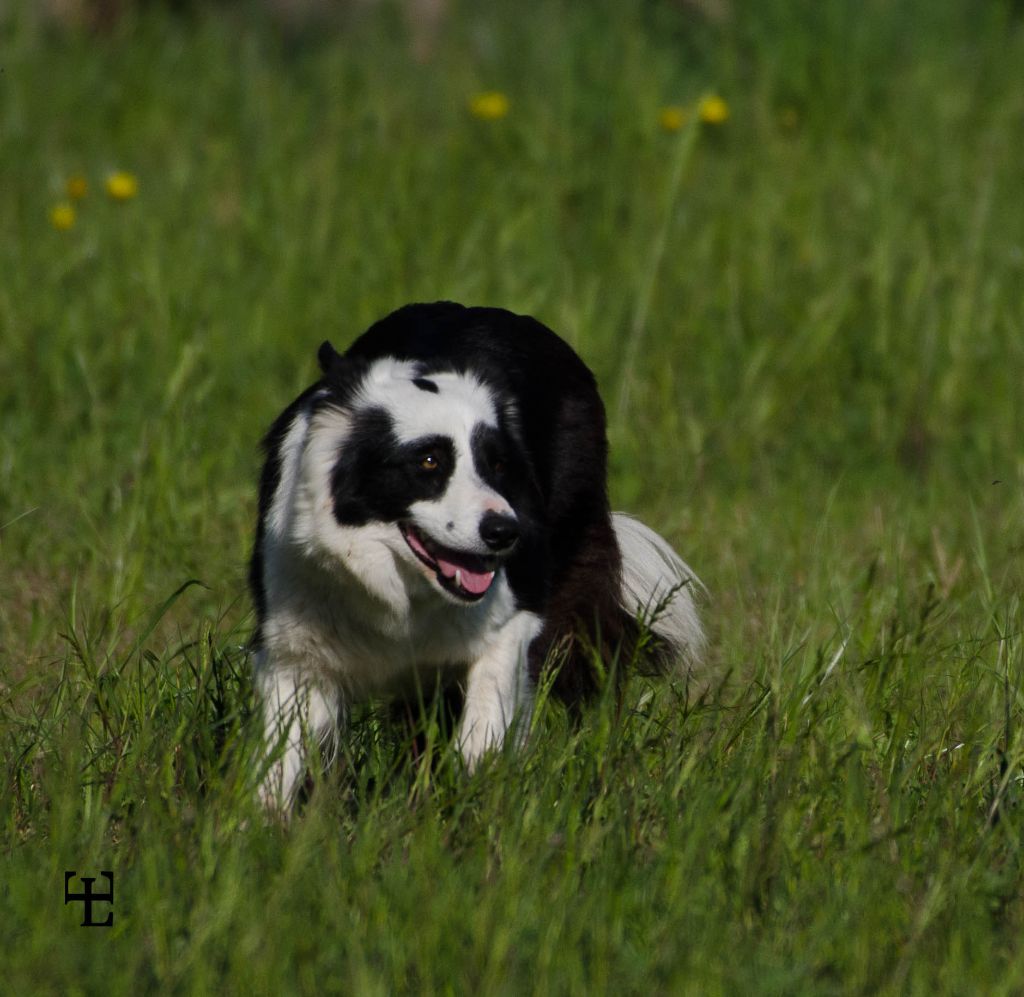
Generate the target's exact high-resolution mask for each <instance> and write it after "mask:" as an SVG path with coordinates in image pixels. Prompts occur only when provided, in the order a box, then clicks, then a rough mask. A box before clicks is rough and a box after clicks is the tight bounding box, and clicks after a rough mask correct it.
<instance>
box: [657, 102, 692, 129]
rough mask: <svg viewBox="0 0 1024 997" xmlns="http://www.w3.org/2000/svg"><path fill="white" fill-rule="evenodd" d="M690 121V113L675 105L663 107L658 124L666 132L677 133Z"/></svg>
mask: <svg viewBox="0 0 1024 997" xmlns="http://www.w3.org/2000/svg"><path fill="white" fill-rule="evenodd" d="M689 120H690V112H689V110H687V109H686V108H685V107H680V106H679V105H677V104H673V105H671V106H669V107H663V108H662V109H661V113H660V114H659V115H658V124H659V125H661V127H662V129H663V130H664V131H666V132H677V131H679V129H680V128H682V127H683V125H685V124H686V122H687V121H689Z"/></svg>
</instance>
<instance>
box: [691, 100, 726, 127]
mask: <svg viewBox="0 0 1024 997" xmlns="http://www.w3.org/2000/svg"><path fill="white" fill-rule="evenodd" d="M697 116H698V117H699V118H700V120H701V121H703V122H704V124H706V125H720V124H723V123H724V122H726V121H728V120H729V105H728V104H727V103H726V102H725V101H724V100H722V98H721V97H719V96H718V95H717V94H713V93H711V94H707V95H706V96H704V97H701V99H700V103H699V104H698V105H697Z"/></svg>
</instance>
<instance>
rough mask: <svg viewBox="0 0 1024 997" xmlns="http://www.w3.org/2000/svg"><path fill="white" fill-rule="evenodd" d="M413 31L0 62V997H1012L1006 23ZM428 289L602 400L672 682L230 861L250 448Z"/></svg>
mask: <svg viewBox="0 0 1024 997" xmlns="http://www.w3.org/2000/svg"><path fill="white" fill-rule="evenodd" d="M454 7H455V9H454V12H453V14H452V16H451V18H450V19H449V21H448V22H447V23H446V24H445V26H444V28H443V31H442V34H441V36H440V40H439V43H438V47H437V51H436V52H435V54H434V57H433V59H432V60H431V61H429V62H427V63H426V64H421V63H419V62H417V61H416V60H414V59H411V58H410V55H409V43H408V38H407V35H406V31H405V29H404V27H403V21H402V18H401V16H400V13H399V12H398V11H397V10H396V9H394V8H393V7H391V6H389V5H387V4H384V5H380V6H365V5H364V6H360V7H358V9H353V10H351V11H349V12H348V13H347V14H346V15H345V16H343V17H341V18H339V19H338V21H337V23H332V24H331V25H329V26H322V25H320V26H312V27H310V28H307V29H305V30H303V29H301V28H298V27H292V28H290V29H289V30H288V31H286V32H283V31H281V30H280V29H279V28H278V27H276V26H275V25H274V24H273V23H272V22H271V21H269V20H267V19H266V18H265V17H263V16H261V15H260V14H258V13H257V12H255V11H254V10H253V9H248V8H238V7H236V6H232V5H227V4H221V5H216V6H214V7H211V8H209V9H205V8H204V10H205V12H204V10H200V11H198V12H196V11H193V12H191V13H188V12H186V13H184V14H177V15H175V14H171V13H168V12H167V11H166V10H165V9H164V8H163V6H162V5H158V4H157V5H146V6H144V9H143V11H142V13H139V14H136V13H132V12H129V14H128V16H127V17H126V18H125V19H123V20H122V21H121V22H120V24H119V25H118V26H116V27H115V29H114V30H113V31H111V32H110V33H108V34H104V35H101V36H98V37H94V36H90V35H87V34H81V33H76V32H74V31H67V30H63V31H62V30H54V29H52V28H48V27H46V26H45V25H44V24H42V23H41V22H40V21H39V19H38V18H36V17H34V16H31V15H30V14H28V13H27V12H26V11H27V10H28V6H27V5H25V6H24V7H22V6H19V5H14V6H13V7H8V9H7V14H6V15H4V16H3V20H2V21H0V24H2V27H0V419H2V423H3V432H2V433H0V739H2V753H3V758H4V760H5V762H6V765H5V776H4V778H3V780H2V781H0V817H2V831H0V834H2V839H0V851H2V856H3V858H2V866H0V871H2V876H0V882H2V886H0V924H2V928H0V966H2V967H3V969H2V978H3V981H4V983H3V988H4V990H5V992H8V993H12V994H14V993H18V994H35V993H39V994H50V993H52V994H73V993H104V994H108V993H113V994H136V993H141V992H145V991H147V990H161V991H167V992H183V993H213V992H238V993H268V994H270V993H292V992H305V993H343V994H360V995H362V994H385V993H391V992H409V993H434V992H439V993H453V994H461V993H484V994H492V993H493V994H519V993H542V994H543V993H552V994H562V993H573V994H592V993H615V994H617V993H638V994H639V993H643V994H647V993H666V994H667V993H693V994H714V993H735V994H747V993H765V994H768V993H778V994H796V993H817V994H830V993H843V994H847V993H863V994H874V993H922V994H934V993H950V994H965V993H990V994H1013V993H1021V992H1024V732H1022V731H1024V638H1022V634H1021V632H1022V627H1024V606H1022V590H1024V155H1022V150H1024V74H1022V73H1021V67H1022V66H1024V24H1022V19H1021V18H1022V13H1021V8H1020V5H1019V4H1013V3H1005V4H1001V3H997V2H992V3H987V4H979V3H972V2H968V0H963V2H954V0H904V2H902V3H899V4H893V3H889V2H883V0H866V2H863V3H853V2H850V3H818V2H815V0H798V2H794V3H789V4H761V3H757V2H754V0H734V2H733V3H732V4H731V5H730V10H729V11H727V13H726V16H725V17H724V18H723V19H721V20H705V19H703V18H702V17H701V16H699V15H698V14H696V13H694V11H693V9H691V8H689V7H686V6H684V5H674V4H671V3H668V2H664V3H662V2H655V0H649V2H644V3H615V2H612V0H601V2H596V0H595V2H594V3H591V4H586V5H584V4H571V3H566V2H563V3H561V4H558V3H539V2H520V3H496V4H492V5H471V4H468V3H465V4H455V5H454ZM492 90H494V91H499V92H501V93H503V94H505V95H506V96H507V99H508V110H507V114H505V115H504V116H499V117H497V118H496V119H495V120H486V119H485V118H480V117H477V116H475V115H474V114H473V113H472V112H471V110H470V107H469V102H470V101H471V99H472V98H473V97H474V96H475V95H477V94H480V93H481V92H486V91H492ZM709 94H714V95H717V96H719V97H720V98H722V99H723V100H724V101H725V104H726V106H727V109H728V112H729V113H728V117H727V119H726V120H724V121H717V122H716V121H710V122H705V121H701V120H700V116H699V115H698V114H697V113H695V109H696V107H697V105H698V102H699V101H700V100H701V98H702V97H704V96H706V95H709ZM666 107H678V108H681V109H682V111H681V112H680V113H678V114H676V115H675V118H676V120H675V121H669V122H668V123H669V124H679V123H680V119H682V126H681V127H680V128H678V129H677V130H668V129H666V128H665V127H664V126H663V123H662V112H663V109H665V108H666ZM670 117H671V115H670ZM111 171H123V172H124V173H126V174H130V177H128V176H125V177H122V178H121V181H122V184H121V187H120V188H118V187H117V186H116V184H115V187H114V193H116V194H120V195H121V196H120V198H118V197H114V196H111V195H110V194H109V193H108V192H107V190H106V189H105V183H106V179H107V177H108V175H109V174H110V173H111ZM76 177H81V178H82V179H84V180H85V181H86V184H87V188H88V189H87V191H86V193H85V196H84V197H81V198H79V199H77V200H75V199H72V198H71V196H70V194H69V192H68V190H67V183H68V181H69V180H70V179H72V178H76ZM131 178H134V179H135V182H136V184H137V188H136V189H134V190H133V189H132V184H131V182H130V179H131ZM74 193H76V194H80V193H81V190H76V191H74ZM57 208H59V210H57V211H56V213H55V214H52V212H54V209H57ZM437 298H454V299H457V300H461V301H465V302H468V303H478V304H494V305H502V306H505V307H508V308H512V309H514V310H517V311H524V312H529V313H531V314H534V315H536V316H537V317H538V318H540V319H542V320H543V321H545V322H547V323H548V324H549V325H551V326H552V327H553V328H555V329H556V330H558V331H559V332H560V333H561V334H562V335H563V336H565V337H566V338H567V339H568V340H569V341H570V342H571V343H572V344H573V345H574V346H575V347H576V348H577V350H578V351H579V352H580V353H581V354H582V355H583V357H584V358H585V359H586V360H587V362H588V363H589V364H590V365H591V366H592V368H593V369H594V371H595V373H596V374H597V376H598V379H599V382H600V384H601V387H602V391H603V393H604V396H605V399H606V402H607V405H608V412H609V421H610V427H609V432H610V437H611V443H612V463H611V481H610V487H611V493H612V496H613V504H614V505H615V506H616V507H617V508H625V509H628V510H630V511H632V512H635V513H637V514H639V515H641V516H642V517H643V518H644V519H645V520H647V521H648V522H649V523H650V524H651V525H653V526H655V527H656V528H657V529H659V530H660V531H662V532H663V533H664V534H665V535H666V536H668V537H669V538H670V539H671V540H672V541H673V543H674V544H675V545H676V546H677V547H678V549H679V550H680V551H681V552H682V553H683V554H684V556H685V557H686V558H687V559H688V560H689V561H690V562H691V563H692V564H693V566H694V567H695V568H696V569H697V571H698V572H699V573H700V574H701V576H702V577H703V579H704V581H705V583H706V584H707V586H708V589H709V591H710V598H709V600H708V603H707V605H706V610H705V611H706V618H707V621H708V624H709V628H710V631H711V634H712V640H711V651H710V655H709V661H708V664H707V676H706V680H705V681H704V682H702V683H701V685H700V687H699V688H695V687H691V688H689V689H688V688H687V687H686V686H685V685H683V684H678V683H676V684H674V683H671V682H660V683H659V682H655V683H651V682H647V681H644V680H639V679H637V680H636V681H635V682H634V683H632V684H631V685H630V686H629V689H628V693H627V697H626V703H625V708H624V709H622V710H621V711H620V710H618V709H617V708H616V704H615V702H614V700H613V699H612V698H610V697H609V699H608V701H605V702H601V703H599V704H596V705H595V706H594V708H593V709H592V710H590V711H589V712H588V713H587V714H586V716H585V718H584V722H583V724H582V725H581V726H580V727H579V728H574V727H573V726H572V725H571V724H570V722H569V721H568V719H567V718H566V716H565V715H564V713H563V712H562V711H561V709H560V708H559V707H557V706H556V705H554V704H551V703H549V704H546V705H544V706H543V707H542V708H541V709H540V710H539V711H538V714H537V716H536V718H535V722H536V730H535V734H534V737H533V738H532V741H531V743H530V745H529V747H528V748H527V749H526V750H525V751H524V752H523V753H522V754H520V755H507V756H505V755H503V756H501V757H497V758H494V759H493V761H492V762H491V763H490V764H488V765H486V766H485V767H484V769H483V770H482V771H480V772H478V773H476V774H475V775H474V776H473V777H472V778H468V777H466V776H465V775H464V774H463V773H461V772H460V771H459V770H458V766H457V764H456V761H455V759H454V757H453V754H452V752H451V751H450V749H449V748H448V746H447V744H446V742H445V741H444V739H443V738H440V737H439V738H434V739H433V740H432V742H431V745H432V747H431V749H430V750H429V751H428V753H427V755H426V756H424V757H423V758H422V759H421V760H416V759H415V758H413V756H412V754H411V753H410V751H409V747H408V743H407V739H408V736H407V733H406V731H404V730H403V729H397V728H395V727H394V726H393V725H391V724H390V723H389V722H387V720H386V719H385V718H384V717H383V716H381V715H379V714H378V713H376V712H374V711H367V715H366V716H365V717H364V718H363V720H362V722H360V723H359V724H357V725H356V726H355V728H354V730H353V731H352V735H351V737H350V738H349V740H348V742H347V744H346V749H345V756H346V757H345V762H346V764H344V765H343V766H342V767H341V771H340V772H339V773H337V774H335V775H332V776H330V777H326V778H322V779H320V785H319V786H318V788H317V790H316V791H315V792H314V794H313V797H312V801H311V803H310V806H309V808H308V810H307V811H306V813H305V815H304V816H303V817H302V818H301V819H300V820H298V821H296V822H294V823H293V824H292V826H291V827H290V828H288V829H281V828H278V827H267V826H265V825H264V824H263V823H262V822H261V821H259V820H254V819H253V817H254V814H255V809H254V804H253V801H252V787H253V783H254V779H255V774H254V771H253V768H252V765H251V759H252V750H253V739H252V737H251V728H250V726H249V725H248V724H247V723H246V718H247V711H248V710H249V708H250V705H251V697H250V691H249V684H248V673H247V664H246V658H245V653H244V644H245V641H246V639H247V635H248V630H249V627H250V625H251V614H250V608H249V603H248V597H247V595H246V591H245V582H244V578H245V567H246V564H245V562H246V558H247V554H248V549H249V545H250V543H251V532H252V528H253V520H254V508H255V488H254V481H255V476H256V473H257V468H258V453H257V441H258V439H259V437H260V435H261V434H262V432H263V430H264V429H265V428H266V426H267V425H268V424H269V422H270V420H271V419H272V418H273V416H274V415H275V414H276V413H277V412H278V411H279V410H280V409H281V407H283V405H284V404H285V403H286V402H287V401H289V400H290V399H291V398H292V397H293V396H294V395H295V394H296V393H297V392H298V391H299V390H300V389H301V388H302V387H304V386H305V385H306V384H307V383H309V382H310V381H311V380H312V378H313V376H314V367H315V363H314V360H315V351H316V347H317V345H318V344H319V343H320V341H321V340H322V339H323V338H325V337H330V338H331V339H332V340H333V341H334V342H335V344H336V345H337V346H339V347H341V346H344V345H345V344H346V343H347V342H348V341H349V340H350V339H351V338H353V337H354V336H355V335H356V334H357V333H359V332H361V331H362V330H363V329H364V328H365V327H366V326H367V325H368V324H369V323H370V322H371V321H372V320H374V319H375V318H377V317H379V316H381V315H383V314H385V313H386V312H387V311H389V310H390V309H392V308H393V307H396V306H398V305H400V304H402V303H405V302H407V301H411V300H432V299H437ZM190 582H199V583H201V584H189V583H190ZM428 728H429V733H430V734H431V735H432V736H433V735H434V734H436V733H437V725H436V723H433V722H429V723H428ZM101 869H109V870H113V871H114V873H115V876H116V899H115V904H114V908H113V909H114V912H115V922H114V925H113V927H111V928H109V929H100V928H82V927H80V926H79V924H80V920H81V915H82V909H81V906H80V905H70V906H65V904H64V897H63V892H62V887H63V874H64V871H65V870H76V871H77V872H78V873H79V874H80V875H82V874H84V875H95V874H96V873H97V872H98V870H101ZM97 885H98V886H99V885H102V884H97ZM108 909H109V908H106V907H100V908H99V909H98V916H100V917H102V916H104V915H105V914H106V912H107V910H108Z"/></svg>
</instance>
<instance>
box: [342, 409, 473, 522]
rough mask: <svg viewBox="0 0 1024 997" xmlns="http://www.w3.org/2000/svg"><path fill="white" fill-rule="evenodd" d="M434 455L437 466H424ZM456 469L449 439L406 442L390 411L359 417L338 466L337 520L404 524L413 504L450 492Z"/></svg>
mask: <svg viewBox="0 0 1024 997" xmlns="http://www.w3.org/2000/svg"><path fill="white" fill-rule="evenodd" d="M428 455H429V456H430V457H432V458H433V460H434V461H435V463H436V466H435V467H433V468H430V469H427V468H424V467H423V466H422V463H423V458H424V457H427V456H428ZM454 467H455V448H454V445H453V443H452V441H451V440H450V439H449V438H448V437H446V436H425V437H423V438H422V439H419V440H414V441H413V442H411V443H400V442H399V441H398V439H397V438H396V437H395V434H394V431H393V428H392V422H391V417H390V416H389V415H388V413H387V412H385V411H384V410H383V409H367V410H366V411H364V412H359V413H358V414H357V415H356V417H355V419H354V420H353V425H352V429H351V433H350V436H349V439H348V442H347V445H346V446H345V449H344V450H343V451H342V452H341V454H340V455H339V457H338V462H337V464H336V465H335V467H334V475H333V479H332V481H331V492H332V494H333V496H334V518H335V519H337V521H338V522H339V523H341V524H342V525H343V526H363V525H365V524H366V523H369V522H371V521H375V520H376V521H380V522H394V521H396V520H399V519H404V518H405V517H407V516H408V514H409V506H410V505H411V504H412V503H413V502H416V501H420V500H422V499H432V498H437V497H438V496H439V495H442V494H443V493H444V490H445V488H446V487H447V484H448V479H449V478H450V477H451V474H452V470H453V469H454Z"/></svg>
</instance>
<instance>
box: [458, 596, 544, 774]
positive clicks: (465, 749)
mask: <svg viewBox="0 0 1024 997" xmlns="http://www.w3.org/2000/svg"><path fill="white" fill-rule="evenodd" d="M540 630H541V620H540V619H539V618H538V617H537V616H536V615H535V614H533V613H527V612H519V613H516V614H515V616H513V617H512V619H511V620H509V621H508V623H506V624H505V626H503V627H502V628H501V630H500V631H499V632H498V634H497V636H496V637H495V639H494V640H493V641H492V642H491V643H490V644H488V646H487V649H486V650H485V651H484V653H483V654H482V655H481V656H480V657H479V658H478V659H477V660H476V661H475V662H474V663H473V664H472V665H471V666H470V669H469V673H468V676H467V682H466V702H465V705H464V707H463V711H462V720H461V721H460V722H459V736H458V744H459V751H460V752H461V753H462V757H463V759H464V760H465V762H466V766H467V767H468V768H469V769H470V770H472V769H473V768H474V767H475V766H476V764H477V762H478V761H479V760H480V758H481V757H482V756H483V754H484V753H485V752H486V751H488V750H489V749H490V748H498V747H500V746H501V744H502V742H503V741H504V740H505V734H506V732H507V731H508V729H509V726H510V725H511V724H512V721H513V720H514V719H516V718H517V716H518V719H519V722H520V723H521V724H522V725H523V727H522V730H524V731H525V729H526V725H527V723H528V722H529V715H530V709H531V707H532V705H533V689H532V686H531V683H530V675H529V671H528V669H527V664H526V651H527V648H529V646H530V642H531V641H532V640H533V638H534V637H536V636H537V634H538V633H540Z"/></svg>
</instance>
